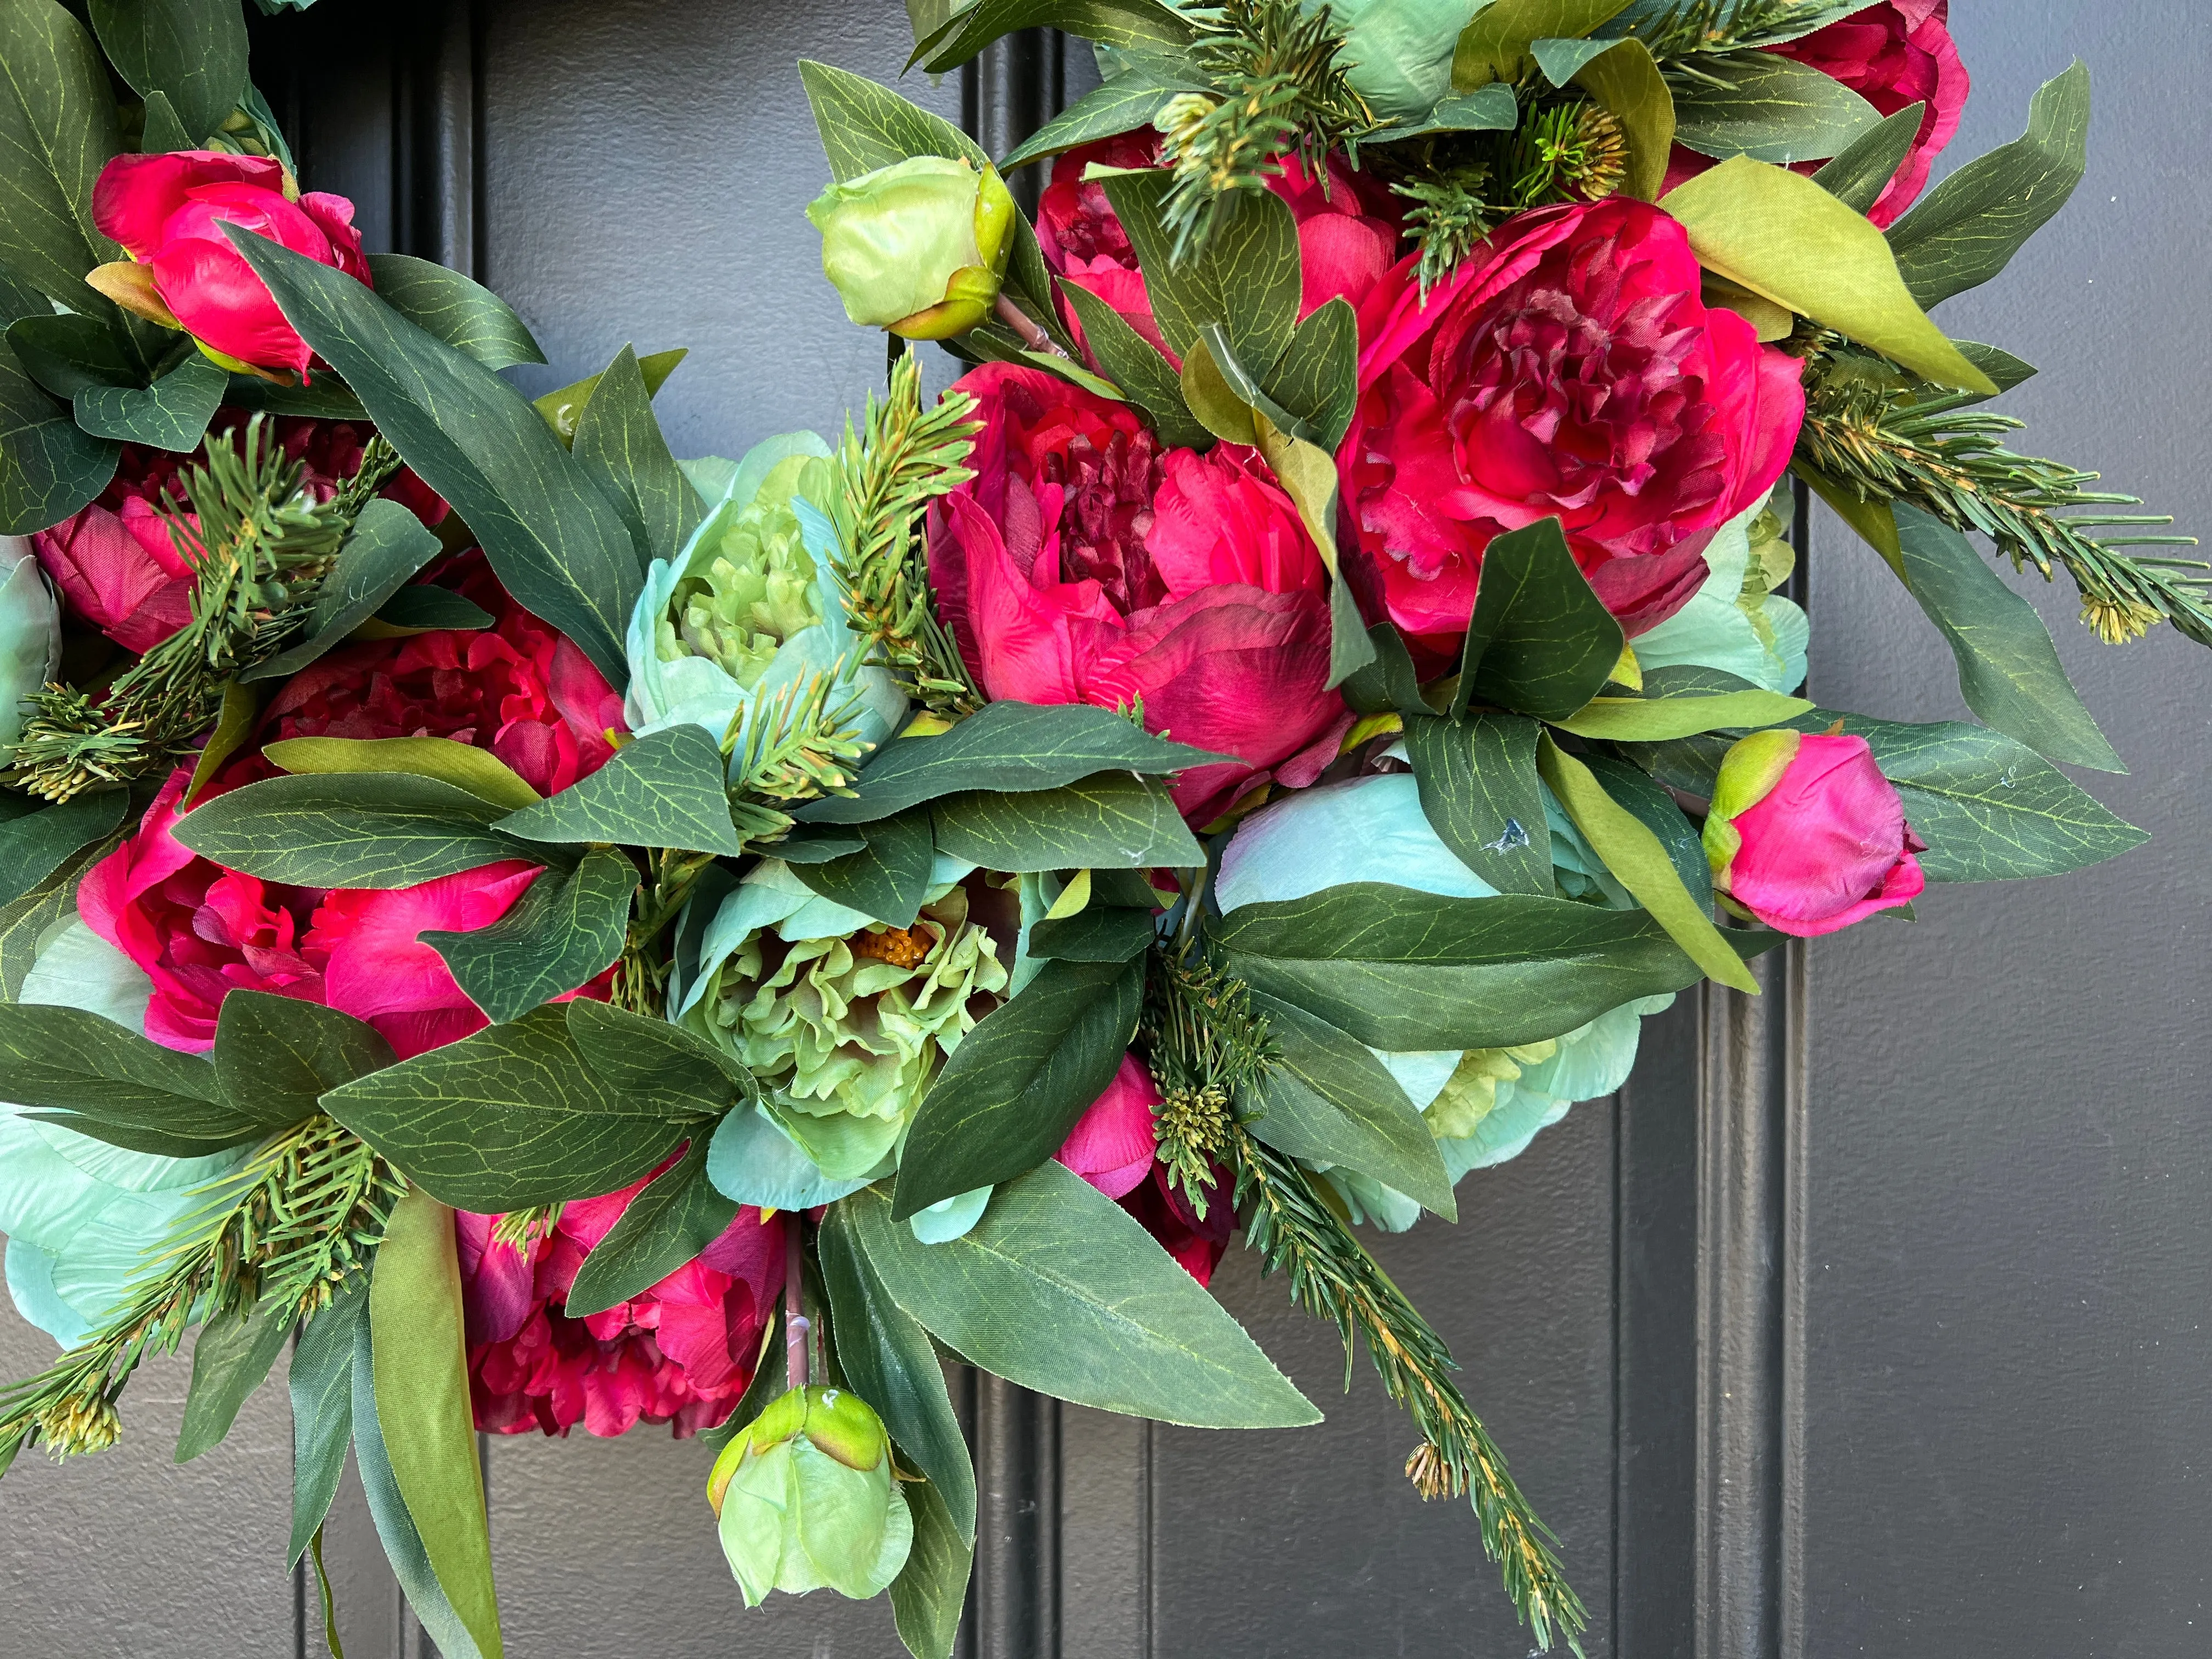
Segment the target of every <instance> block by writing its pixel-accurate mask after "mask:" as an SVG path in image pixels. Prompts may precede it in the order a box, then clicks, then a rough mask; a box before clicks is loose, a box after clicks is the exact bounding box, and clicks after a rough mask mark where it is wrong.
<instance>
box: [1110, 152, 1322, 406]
mask: <svg viewBox="0 0 2212 1659" xmlns="http://www.w3.org/2000/svg"><path fill="white" fill-rule="evenodd" d="M1101 182H1102V184H1103V186H1104V189H1105V191H1106V199H1107V200H1108V201H1109V202H1111V203H1112V204H1114V213H1115V217H1117V218H1118V219H1120V220H1121V228H1122V229H1124V230H1125V231H1127V233H1128V236H1129V246H1131V248H1132V249H1133V251H1134V252H1135V253H1136V256H1137V263H1138V264H1139V265H1141V266H1142V267H1143V268H1144V273H1145V291H1146V295H1147V296H1148V297H1149V298H1150V299H1151V301H1152V316H1153V317H1154V318H1155V319H1157V320H1158V323H1159V325H1160V337H1161V338H1162V339H1164V340H1165V341H1166V342H1167V343H1168V349H1169V350H1170V351H1172V352H1174V353H1175V354H1176V356H1178V357H1187V356H1189V355H1190V351H1191V344H1192V343H1193V342H1194V341H1195V340H1197V339H1199V338H1200V336H1201V333H1202V331H1203V330H1204V329H1205V327H1206V325H1207V324H1208V323H1218V324H1219V325H1221V327H1222V329H1223V330H1224V331H1225V332H1226V334H1227V336H1228V339H1229V348H1230V350H1231V352H1232V353H1233V354H1234V355H1235V356H1236V359H1237V362H1239V363H1241V364H1243V367H1244V368H1245V370H1246V371H1247V372H1248V373H1249V374H1252V375H1254V376H1255V377H1256V378H1258V379H1260V380H1265V379H1266V378H1267V375H1268V374H1271V373H1273V369H1274V367H1275V362H1276V360H1277V359H1278V358H1279V357H1280V356H1282V355H1283V351H1284V349H1285V347H1287V346H1288V345H1289V344H1290V343H1291V335H1292V334H1293V333H1294V332H1296V331H1297V325H1298V298H1299V295H1300V293H1301V292H1302V283H1303V280H1304V279H1303V276H1302V275H1301V270H1300V265H1299V258H1298V230H1297V221H1296V220H1294V219H1293V218H1292V217H1291V210H1290V208H1289V207H1288V206H1287V205H1286V204H1285V203H1284V201H1283V200H1282V198H1281V197H1279V196H1277V195H1275V194H1274V193H1273V191H1244V192H1240V193H1239V194H1238V195H1237V197H1236V199H1235V200H1234V201H1233V202H1232V203H1231V204H1230V205H1229V206H1227V207H1226V208H1225V209H1224V210H1223V212H1222V216H1221V222H1220V223H1219V225H1218V227H1217V228H1216V229H1215V230H1214V233H1213V234H1212V237H1210V238H1209V239H1208V240H1207V241H1206V246H1205V247H1204V248H1202V249H1200V250H1199V251H1198V252H1195V253H1194V254H1193V255H1192V256H1191V257H1190V258H1188V259H1186V260H1184V261H1183V262H1182V264H1176V260H1175V257H1174V239H1173V238H1172V237H1171V236H1170V234H1169V233H1168V229H1167V226H1166V223H1165V222H1164V219H1163V217H1162V209H1163V204H1164V202H1165V200H1166V197H1167V192H1168V190H1169V188H1170V185H1171V183H1172V182H1173V181H1172V179H1171V178H1170V174H1169V173H1168V172H1167V171H1166V170H1165V169H1164V168H1153V169H1149V170H1147V171H1146V172H1143V173H1122V174H1120V175H1118V176H1116V177H1114V178H1109V179H1103V180H1102V181H1101Z"/></svg>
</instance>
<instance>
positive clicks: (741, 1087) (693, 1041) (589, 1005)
mask: <svg viewBox="0 0 2212 1659" xmlns="http://www.w3.org/2000/svg"><path fill="white" fill-rule="evenodd" d="M708 908H709V909H710V910H711V909H712V908H713V907H712V906H711V905H710V906H709V907H708ZM568 1036H569V1040H570V1041H571V1042H574V1043H575V1045H576V1047H577V1048H578V1049H579V1050H580V1051H581V1052H582V1054H583V1056H584V1058H585V1060H587V1061H589V1062H590V1064H591V1067H592V1070H593V1071H594V1072H597V1073H599V1076H600V1078H601V1079H603V1080H604V1081H605V1082H606V1083H607V1084H609V1085H611V1086H612V1087H613V1088H614V1089H615V1091H617V1093H619V1094H623V1095H625V1096H627V1097H629V1100H630V1102H631V1103H632V1104H633V1105H634V1106H635V1108H636V1109H638V1110H640V1111H645V1112H651V1113H653V1114H654V1115H658V1116H660V1117H665V1118H670V1119H678V1118H690V1117H708V1116H712V1115H714V1114H715V1113H717V1112H719V1111H720V1110H722V1109H723V1108H725V1107H726V1106H727V1105H728V1104H729V1103H730V1101H731V1097H732V1089H733V1087H734V1089H735V1091H736V1093H737V1095H738V1097H739V1098H742V1099H746V1100H750V1099H753V1098H754V1097H757V1094H758V1092H759V1091H758V1088H757V1085H755V1084H754V1082H753V1079H752V1073H750V1072H748V1071H747V1070H746V1069H745V1068H744V1066H741V1065H739V1064H738V1062H737V1061H736V1060H733V1059H732V1058H731V1056H729V1055H728V1054H725V1053H723V1052H722V1050H721V1049H720V1048H716V1047H715V1046H714V1044H713V1043H711V1042H708V1041H707V1040H706V1039H705V1038H704V1037H701V1036H695V1035H693V1034H692V1033H691V1032H690V1031H688V1030H685V1029H684V1027H682V1026H680V1025H672V1024H670V1023H669V1022H668V1021H666V1020H665V1019H652V1018H647V1016H645V1015H643V1014H634V1013H632V1012H629V1010H628V1009H627V1008H617V1007H614V1006H611V1004H608V1003H605V1002H596V1001H593V1000H592V999H591V998H589V997H578V998H577V999H576V1000H574V1002H571V1003H569V1004H568Z"/></svg>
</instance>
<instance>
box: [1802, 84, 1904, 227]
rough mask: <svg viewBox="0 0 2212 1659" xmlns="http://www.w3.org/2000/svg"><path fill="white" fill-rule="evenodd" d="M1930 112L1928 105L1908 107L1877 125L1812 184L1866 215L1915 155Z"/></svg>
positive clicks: (1839, 153) (1838, 154)
mask: <svg viewBox="0 0 2212 1659" xmlns="http://www.w3.org/2000/svg"><path fill="white" fill-rule="evenodd" d="M1927 111H1928V106H1927V105H1925V104H1908V105H1906V106H1905V107H1904V108H1903V109H1901V110H1899V111H1898V112H1897V113H1896V114H1894V115H1892V116H1889V117H1887V118H1885V119H1883V120H1881V121H1878V122H1876V123H1875V125H1873V126H1870V127H1869V128H1868V129H1867V130H1866V131H1864V132H1862V133H1861V134H1859V136H1858V137H1856V138H1854V139H1852V140H1851V142H1850V143H1848V144H1846V145H1845V146H1844V148H1843V149H1839V150H1838V151H1837V152H1836V155H1835V159H1834V160H1833V161H1830V162H1829V163H1828V164H1827V165H1826V167H1822V168H1821V169H1820V171H1819V172H1818V173H1814V175H1813V182H1814V184H1816V185H1820V188H1821V189H1823V190H1825V191H1827V192H1828V194H1829V195H1831V196H1833V197H1836V198H1837V199H1838V201H1841V202H1844V203H1847V204H1850V206H1851V207H1853V208H1856V209H1857V210H1858V211H1859V212H1861V213H1864V212H1865V211H1866V210H1868V209H1869V208H1870V207H1872V206H1873V205H1874V204H1875V201H1876V200H1877V199H1878V198H1879V197H1881V193H1882V191H1885V190H1887V188H1888V187H1889V181H1890V180H1891V179H1894V178H1895V177H1897V170H1898V168H1899V167H1903V166H1904V165H1905V157H1906V156H1907V155H1911V153H1912V141H1913V140H1914V139H1915V138H1917V137H1919V136H1920V118H1921V117H1922V116H1923V115H1924V114H1926V113H1927Z"/></svg>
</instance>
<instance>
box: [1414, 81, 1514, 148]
mask: <svg viewBox="0 0 2212 1659" xmlns="http://www.w3.org/2000/svg"><path fill="white" fill-rule="evenodd" d="M1520 124H1521V106H1520V102H1519V100H1516V98H1515V97H1514V95H1513V88H1511V87H1510V86H1508V85H1507V84H1506V83H1505V82H1503V81H1493V82H1491V83H1490V84H1489V85H1488V86H1486V87H1478V88H1475V90H1474V91H1473V92H1470V93H1467V94H1453V95H1448V96H1446V97H1443V98H1439V99H1438V100H1437V105H1436V107H1435V108H1434V109H1432V110H1431V111H1430V112H1428V116H1427V118H1425V119H1424V120H1423V121H1422V122H1421V123H1420V125H1418V126H1412V127H1407V128H1403V129H1399V128H1395V127H1394V128H1392V129H1391V130H1390V131H1389V132H1387V133H1385V134H1383V137H1388V138H1419V137H1425V135H1427V134H1430V133H1433V132H1510V131H1513V129H1514V128H1515V127H1516V126H1518V125H1520Z"/></svg>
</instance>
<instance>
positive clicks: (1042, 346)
mask: <svg viewBox="0 0 2212 1659" xmlns="http://www.w3.org/2000/svg"><path fill="white" fill-rule="evenodd" d="M997 309H998V313H999V320H1000V322H1002V323H1004V324H1005V325H1006V326H1007V327H1008V328H1011V329H1012V330H1013V331H1014V333H1015V335H1016V336H1017V337H1018V338H1019V339H1020V341H1021V343H1023V344H1024V345H1025V346H1027V347H1028V348H1029V349H1030V350H1031V351H1042V352H1043V353H1045V354H1046V355H1047V356H1053V357H1065V356H1067V354H1066V352H1065V351H1062V350H1061V349H1060V343H1059V342H1058V341H1057V340H1055V339H1054V338H1053V337H1052V336H1051V335H1049V334H1048V333H1046V332H1045V331H1044V330H1043V329H1042V327H1041V326H1039V325H1038V324H1037V323H1036V322H1035V321H1034V320H1032V319H1031V318H1030V314H1029V313H1027V312H1026V311H1024V310H1023V309H1022V308H1021V307H1019V306H1018V305H1016V304H1015V303H1014V302H1013V301H1012V300H1010V299H1008V298H1007V297H1006V295H1004V294H1003V293H1002V294H1000V295H999V303H998V307H997Z"/></svg>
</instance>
